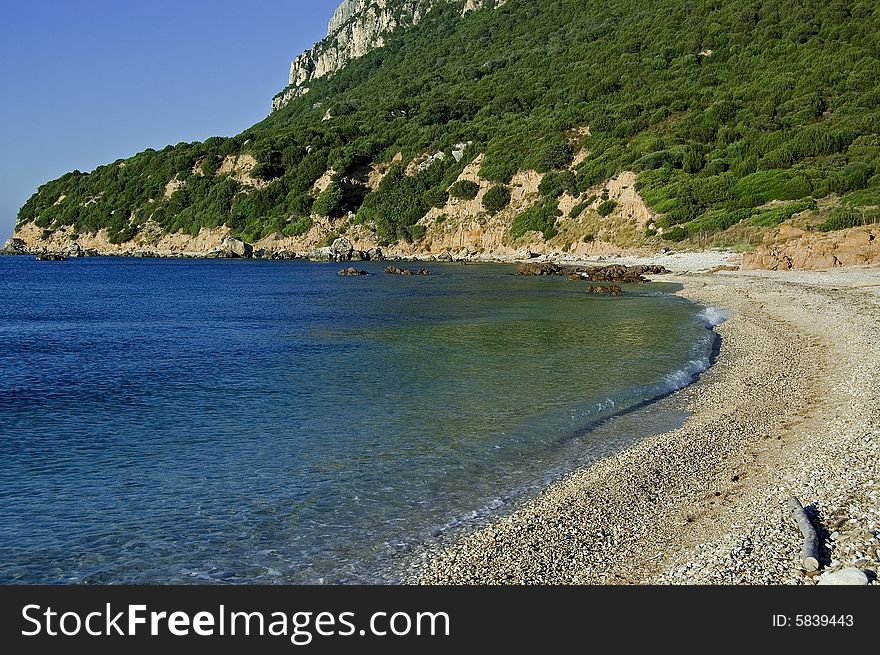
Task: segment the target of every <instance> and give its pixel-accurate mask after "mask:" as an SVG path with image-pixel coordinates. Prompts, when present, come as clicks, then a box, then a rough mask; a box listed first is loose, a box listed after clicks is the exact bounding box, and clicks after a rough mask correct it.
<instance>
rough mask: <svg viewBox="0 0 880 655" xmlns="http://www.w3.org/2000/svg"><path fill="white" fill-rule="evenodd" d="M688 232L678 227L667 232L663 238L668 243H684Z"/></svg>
mask: <svg viewBox="0 0 880 655" xmlns="http://www.w3.org/2000/svg"><path fill="white" fill-rule="evenodd" d="M687 236H688V232H687V230H685V229H684V228H683V227H681V226H680V225H676V226H675V227H673V228H672V229H669V230H666V231H665V232H664V233H663V238H664V239H665V240H666V241H684V240H685V239H687Z"/></svg>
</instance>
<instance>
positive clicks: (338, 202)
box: [312, 182, 342, 216]
mask: <svg viewBox="0 0 880 655" xmlns="http://www.w3.org/2000/svg"><path fill="white" fill-rule="evenodd" d="M341 207H342V189H340V188H339V185H338V184H336V182H331V183H330V185H329V186H328V187H327V188H326V189H324V190H323V191H322V192H321V195H319V196H318V198H317V199H316V200H315V204H314V205H312V211H313V212H314V213H315V214H317V215H318V216H335V215H336V214H337V212H338V211H339V210H340V208H341Z"/></svg>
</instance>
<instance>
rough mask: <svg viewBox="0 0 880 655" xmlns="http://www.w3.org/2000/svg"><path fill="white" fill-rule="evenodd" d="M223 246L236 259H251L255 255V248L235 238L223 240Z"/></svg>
mask: <svg viewBox="0 0 880 655" xmlns="http://www.w3.org/2000/svg"><path fill="white" fill-rule="evenodd" d="M222 245H223V248H224V249H225V251H226V252H228V253H230V254H231V255H233V256H234V257H238V258H242V259H244V258H249V257H251V255H253V253H254V247H253V246H252V245H251V244H249V243H245V242H244V241H242V240H241V239H236V238H234V237H226V238H225V239H223V241H222Z"/></svg>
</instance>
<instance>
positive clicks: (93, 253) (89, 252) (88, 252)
mask: <svg viewBox="0 0 880 655" xmlns="http://www.w3.org/2000/svg"><path fill="white" fill-rule="evenodd" d="M83 255H85V256H86V257H97V256H98V251H97V250H96V249H95V248H86V249H85V250H83Z"/></svg>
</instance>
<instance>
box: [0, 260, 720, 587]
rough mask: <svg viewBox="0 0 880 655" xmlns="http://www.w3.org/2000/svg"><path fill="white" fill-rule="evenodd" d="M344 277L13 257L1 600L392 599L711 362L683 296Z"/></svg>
mask: <svg viewBox="0 0 880 655" xmlns="http://www.w3.org/2000/svg"><path fill="white" fill-rule="evenodd" d="M339 268H340V265H338V264H337V265H322V264H309V263H303V262H258V261H217V260H213V261H211V260H200V261H184V260H139V259H104V258H93V259H92V258H90V259H81V260H71V261H68V262H36V261H34V260H33V259H32V258H30V257H0V583H3V582H5V583H10V582H25V583H63V582H88V583H187V582H193V583H205V582H213V581H216V582H234V583H275V582H277V583H297V582H306V583H317V582H363V581H367V582H369V581H379V580H389V579H394V573H393V572H392V571H393V570H394V568H395V563H396V562H398V561H399V560H401V559H405V557H406V554H407V553H408V552H409V551H411V549H412V548H413V547H414V546H415V545H417V544H419V543H423V542H425V541H426V540H429V539H431V538H432V536H434V535H437V533H438V532H439V531H441V530H443V529H445V528H449V527H450V526H455V525H460V524H461V522H462V521H467V520H469V519H472V518H474V517H475V516H479V515H481V514H482V513H485V512H487V511H495V510H497V509H498V508H500V507H502V506H504V505H505V504H506V503H508V502H509V501H510V499H512V498H515V497H516V496H517V494H518V493H520V492H521V490H523V489H524V488H528V487H529V485H533V484H535V483H536V481H540V480H542V479H545V478H546V476H548V474H549V473H550V472H552V471H562V470H565V469H567V468H571V467H572V466H575V465H577V464H578V463H582V462H584V461H588V460H589V459H590V458H591V457H594V456H595V454H596V453H598V452H601V451H602V449H603V448H607V447H608V443H603V442H605V441H608V440H609V437H608V434H609V431H608V429H607V428H606V429H604V430H591V428H592V427H594V426H595V425H596V424H597V422H599V421H601V420H602V419H604V418H607V417H609V416H612V415H614V414H619V413H620V412H622V411H624V410H627V409H631V408H633V407H637V406H640V405H642V404H644V403H645V402H646V401H648V400H651V399H653V398H656V397H659V396H661V395H664V394H667V393H669V392H670V391H672V390H674V389H676V388H680V387H681V386H684V385H685V384H687V383H689V382H690V381H692V379H693V377H694V375H695V374H698V373H699V372H700V371H702V370H703V369H705V368H706V366H707V365H708V362H709V358H710V356H711V351H712V347H713V343H714V334H713V333H712V332H711V331H710V329H708V327H707V322H706V312H705V311H704V310H702V308H701V307H699V306H696V305H693V304H691V303H689V302H686V301H684V300H682V299H681V298H678V297H675V296H671V295H669V294H668V293H666V291H668V287H664V286H663V285H646V286H642V287H639V288H634V289H631V290H630V291H632V293H631V294H629V295H627V296H625V297H623V298H598V297H589V296H587V295H586V294H585V293H584V292H583V289H584V286H583V284H579V283H576V282H570V281H568V280H565V279H560V278H553V279H548V278H520V277H515V276H514V275H512V273H513V269H512V268H511V267H505V266H490V265H485V266H461V265H440V264H436V265H432V266H430V267H429V268H431V269H432V270H433V271H434V273H435V274H434V276H432V277H428V278H415V277H413V278H403V277H396V276H388V275H382V274H381V270H382V265H380V264H373V263H368V264H364V265H363V266H362V268H366V269H368V270H370V271H371V272H372V273H373V275H371V276H370V277H363V278H340V277H338V276H337V275H336V272H337V270H338V269H339ZM631 423H632V421H630V424H631ZM611 441H613V439H612V440H611Z"/></svg>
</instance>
